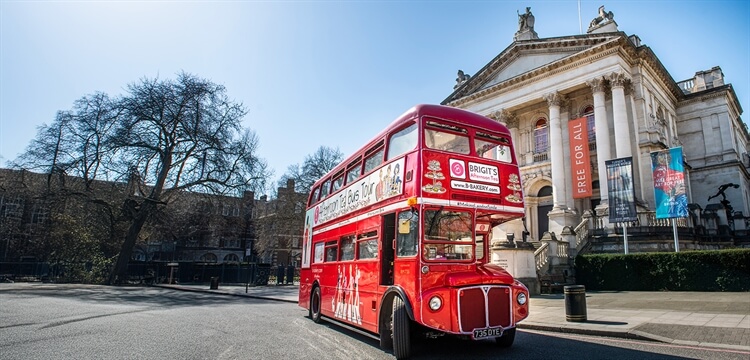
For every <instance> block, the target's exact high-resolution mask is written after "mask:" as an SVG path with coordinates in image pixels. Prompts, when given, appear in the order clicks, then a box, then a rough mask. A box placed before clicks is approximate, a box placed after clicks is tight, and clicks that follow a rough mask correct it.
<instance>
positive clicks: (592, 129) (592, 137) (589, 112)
mask: <svg viewBox="0 0 750 360" xmlns="http://www.w3.org/2000/svg"><path fill="white" fill-rule="evenodd" d="M582 113H583V116H585V117H586V128H587V129H588V133H589V142H590V143H592V142H595V141H596V122H595V121H594V107H593V106H591V105H586V107H585V108H583V112H582Z"/></svg>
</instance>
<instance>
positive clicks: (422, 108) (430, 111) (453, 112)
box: [311, 104, 510, 190]
mask: <svg viewBox="0 0 750 360" xmlns="http://www.w3.org/2000/svg"><path fill="white" fill-rule="evenodd" d="M422 116H431V117H435V118H438V119H445V120H449V121H452V122H455V123H457V124H461V125H465V126H469V127H473V128H480V129H485V130H489V131H492V132H499V133H502V134H507V135H508V136H510V131H509V130H508V128H507V127H506V126H505V125H503V124H501V123H499V122H497V121H495V120H492V119H490V118H487V117H485V116H482V115H479V114H477V113H474V112H471V111H468V110H463V109H459V108H455V107H452V106H445V105H434V104H418V105H415V106H413V107H412V108H411V109H409V110H407V111H406V112H404V113H403V114H401V115H400V116H399V117H398V118H396V120H394V121H393V122H392V123H391V124H390V125H388V126H387V127H386V128H385V129H383V131H381V132H380V133H378V134H377V135H376V136H375V137H373V138H372V139H371V140H370V141H368V142H367V143H366V144H365V145H362V146H360V147H359V149H357V151H356V152H354V153H353V154H351V155H350V156H349V157H347V158H346V159H344V160H343V161H341V163H339V164H338V165H336V167H334V168H333V169H331V171H329V172H328V173H326V174H325V175H324V176H322V177H321V178H320V179H318V180H317V181H315V184H314V185H313V188H315V186H317V185H318V184H319V183H320V182H321V181H322V180H324V179H326V178H327V177H328V176H329V175H331V174H335V173H338V172H340V171H342V170H343V169H345V168H346V166H348V165H349V164H350V163H351V162H352V161H354V160H355V159H357V158H359V157H360V156H361V155H362V152H364V151H365V150H367V149H369V148H370V147H371V146H373V145H375V143H377V142H378V141H380V140H381V139H383V138H384V137H385V136H386V135H388V133H390V132H391V131H393V130H394V129H398V128H400V127H401V126H402V125H403V124H404V123H406V122H408V121H412V120H414V119H418V118H421V117H422ZM311 190H312V189H311Z"/></svg>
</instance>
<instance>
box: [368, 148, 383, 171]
mask: <svg viewBox="0 0 750 360" xmlns="http://www.w3.org/2000/svg"><path fill="white" fill-rule="evenodd" d="M384 152H385V151H384V150H383V149H382V148H381V149H380V150H378V151H376V152H375V153H374V154H372V155H370V156H368V157H367V158H366V159H365V174H367V173H368V172H370V171H372V170H373V169H375V168H376V167H378V165H380V164H382V163H383V153H384Z"/></svg>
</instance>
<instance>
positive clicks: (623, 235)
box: [622, 223, 628, 255]
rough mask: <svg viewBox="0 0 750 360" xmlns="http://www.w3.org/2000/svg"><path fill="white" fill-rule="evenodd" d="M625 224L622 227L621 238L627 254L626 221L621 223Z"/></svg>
mask: <svg viewBox="0 0 750 360" xmlns="http://www.w3.org/2000/svg"><path fill="white" fill-rule="evenodd" d="M623 224H625V226H623V227H622V239H623V240H624V242H625V244H624V246H625V255H627V254H628V223H623Z"/></svg>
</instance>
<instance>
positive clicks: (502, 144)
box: [474, 131, 511, 163]
mask: <svg viewBox="0 0 750 360" xmlns="http://www.w3.org/2000/svg"><path fill="white" fill-rule="evenodd" d="M474 150H475V151H476V153H477V156H479V157H482V158H485V159H495V160H499V161H502V162H506V163H509V162H511V156H510V141H508V139H506V138H503V137H499V136H495V135H490V134H485V133H482V132H479V131H477V133H476V135H475V137H474Z"/></svg>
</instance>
